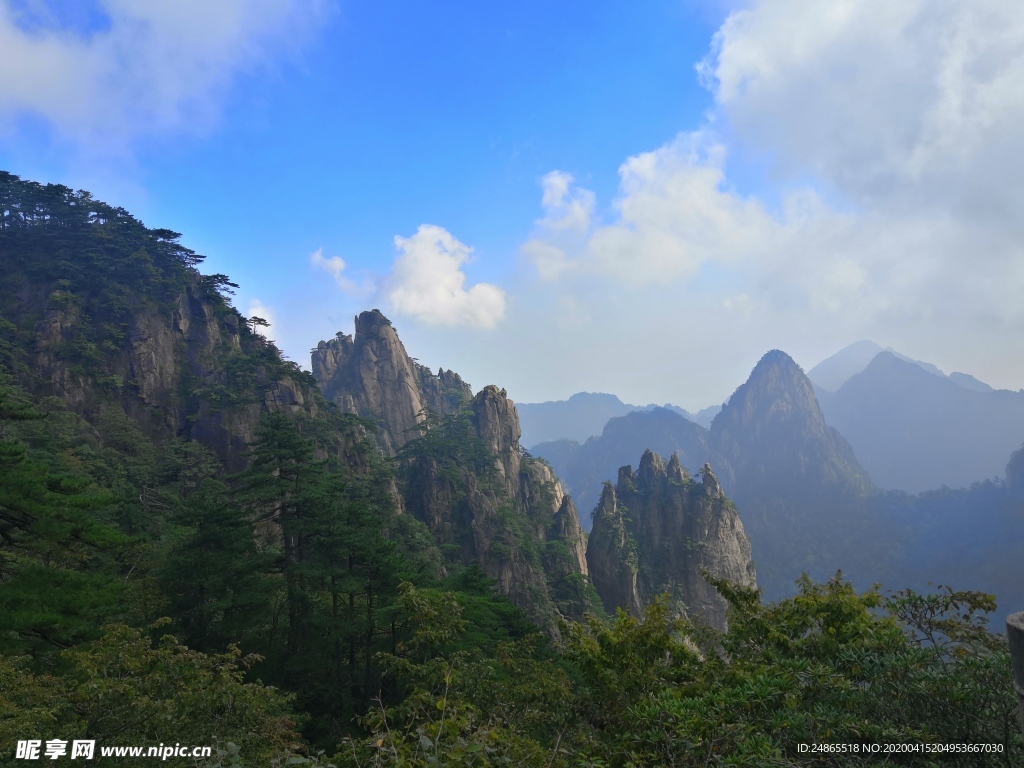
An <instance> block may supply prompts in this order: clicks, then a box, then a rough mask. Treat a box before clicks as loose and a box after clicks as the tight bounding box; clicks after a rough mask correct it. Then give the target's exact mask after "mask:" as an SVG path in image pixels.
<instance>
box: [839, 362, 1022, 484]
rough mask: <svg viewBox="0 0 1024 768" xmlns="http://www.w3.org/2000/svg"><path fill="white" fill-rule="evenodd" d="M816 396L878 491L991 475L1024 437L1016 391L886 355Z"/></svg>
mask: <svg viewBox="0 0 1024 768" xmlns="http://www.w3.org/2000/svg"><path fill="white" fill-rule="evenodd" d="M820 395H821V403H822V408H823V409H824V412H825V414H826V417H827V418H828V421H829V423H830V424H832V425H834V426H835V427H836V428H837V429H838V430H839V431H840V432H842V433H843V435H845V436H846V438H847V439H848V440H849V441H850V444H851V445H852V446H853V448H854V450H855V451H856V453H857V456H858V457H859V458H860V460H861V461H862V463H863V464H864V466H865V468H866V469H867V470H868V472H869V473H870V474H871V477H872V479H873V480H874V481H875V483H877V484H878V485H879V486H881V487H883V488H892V489H899V490H903V491H907V492H910V493H918V492H921V491H925V490H929V489H933V488H939V487H941V486H943V485H946V486H949V487H953V488H955V487H961V486H967V485H970V484H971V483H973V482H976V481H980V480H985V479H987V478H992V477H998V476H1001V475H1002V474H1003V468H1004V466H1005V464H1006V457H1007V456H1008V455H1009V454H1010V453H1011V452H1012V451H1013V450H1014V449H1015V448H1017V447H1018V446H1019V445H1020V444H1021V442H1024V393H1020V392H1010V391H1008V390H997V391H987V392H986V391H982V390H980V389H979V388H977V387H975V388H974V389H967V388H965V387H964V386H961V385H960V384H958V383H957V382H955V381H952V380H950V379H949V378H945V377H943V378H940V377H938V376H933V375H930V374H928V373H927V372H925V371H923V370H921V368H920V367H919V366H917V365H914V364H911V363H907V362H905V361H903V360H900V359H898V358H897V357H895V356H894V355H892V354H889V353H882V354H880V355H878V356H877V357H875V358H874V359H873V360H872V361H871V363H870V364H869V365H868V367H867V368H866V369H865V370H864V371H862V372H861V373H859V374H857V375H856V376H853V377H852V378H851V379H850V380H849V381H847V382H846V383H845V384H843V386H842V387H840V388H839V390H838V391H836V392H832V393H829V392H823V393H820Z"/></svg>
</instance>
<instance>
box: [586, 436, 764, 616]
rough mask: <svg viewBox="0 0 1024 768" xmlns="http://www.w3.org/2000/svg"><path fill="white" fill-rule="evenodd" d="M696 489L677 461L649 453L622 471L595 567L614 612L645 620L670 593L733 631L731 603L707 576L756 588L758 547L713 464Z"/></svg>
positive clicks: (608, 494) (601, 521)
mask: <svg viewBox="0 0 1024 768" xmlns="http://www.w3.org/2000/svg"><path fill="white" fill-rule="evenodd" d="M700 474H701V481H700V482H699V483H697V482H695V481H694V480H693V479H692V478H691V477H690V474H689V473H688V472H687V471H686V470H685V469H684V468H683V467H682V465H681V464H680V463H679V457H678V455H677V454H673V455H672V458H671V459H670V460H669V462H668V464H667V465H666V464H665V463H664V462H663V461H662V458H661V456H659V455H658V454H656V453H654V452H653V451H649V450H648V451H645V452H644V454H643V457H642V458H641V459H640V467H639V469H638V470H637V471H636V472H634V471H633V467H632V466H625V467H622V468H621V469H620V470H619V476H618V482H617V483H616V484H615V485H614V486H613V485H612V484H611V483H608V484H606V485H605V487H604V492H603V493H602V494H601V500H600V501H599V502H598V505H597V509H596V510H595V512H594V528H593V530H592V531H591V533H590V540H589V543H588V546H587V561H588V563H589V565H590V573H591V577H592V579H593V581H594V586H595V587H596V589H597V591H598V594H599V595H600V596H601V599H602V600H603V601H604V604H605V607H606V608H607V609H608V610H609V611H614V610H616V609H618V608H623V609H625V610H627V611H629V612H630V613H633V614H634V615H639V614H640V613H641V612H642V611H643V608H644V606H645V605H647V604H648V603H649V602H650V601H651V600H652V599H653V598H654V597H655V596H657V595H659V594H661V593H664V592H667V593H668V594H669V595H670V597H671V599H672V600H673V603H674V604H675V606H676V607H677V610H679V611H680V612H681V613H686V614H687V615H689V616H690V617H691V618H694V619H696V620H699V621H701V622H703V623H705V624H708V625H710V626H713V627H715V628H717V629H722V630H724V629H725V621H726V612H727V609H728V606H727V603H726V601H725V599H724V598H723V597H722V596H721V595H719V594H718V592H717V590H715V588H714V587H713V586H711V584H710V583H708V581H707V580H706V579H705V578H704V577H703V576H702V572H703V571H707V572H708V573H710V574H711V575H713V576H716V577H719V578H724V579H728V580H729V581H732V582H735V583H737V584H741V585H743V586H746V587H756V586H757V584H756V580H755V575H754V563H753V560H752V559H751V554H750V542H749V541H747V537H746V535H745V534H744V532H743V524H742V522H740V519H739V514H738V513H737V511H736V508H735V506H733V504H732V503H731V502H730V501H729V500H728V499H727V498H726V496H725V494H723V493H722V488H721V486H720V485H719V483H718V479H717V478H716V477H715V475H714V473H713V472H712V471H711V467H710V466H709V465H707V464H705V465H704V467H703V469H702V470H701V473H700Z"/></svg>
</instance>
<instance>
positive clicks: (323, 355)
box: [311, 309, 473, 456]
mask: <svg viewBox="0 0 1024 768" xmlns="http://www.w3.org/2000/svg"><path fill="white" fill-rule="evenodd" d="M311 357H312V360H311V362H312V368H313V375H314V376H315V377H316V380H317V381H318V382H320V386H321V389H322V391H323V393H324V397H326V398H327V399H328V400H331V401H333V402H335V403H337V404H338V406H339V407H340V408H341V409H342V411H344V412H345V413H354V414H357V415H359V416H363V417H365V418H368V419H370V420H371V421H374V422H375V423H376V424H377V425H378V436H377V437H378V442H379V444H380V447H381V448H382V449H383V450H384V452H385V453H387V454H388V455H392V456H393V455H394V454H395V452H396V451H397V450H398V449H400V448H401V447H402V446H403V445H405V444H406V443H407V442H408V441H409V440H410V439H412V438H414V437H416V436H417V435H418V434H419V433H418V430H417V427H418V425H420V424H422V423H423V421H424V420H425V419H426V417H427V414H428V413H434V414H437V415H439V416H449V415H451V414H453V413H456V412H458V410H459V409H460V408H461V407H462V406H463V405H464V404H465V403H466V402H467V401H468V400H470V399H471V398H472V397H473V390H472V389H471V388H470V386H469V385H468V384H466V383H465V382H464V381H463V380H462V379H461V378H459V375H458V374H456V373H453V372H452V371H446V370H443V369H442V370H439V371H438V372H437V375H436V376H435V375H434V374H433V373H431V371H430V369H429V368H427V367H425V366H423V365H420V364H419V363H417V362H415V361H414V360H412V359H411V358H410V357H409V355H408V354H407V353H406V351H405V347H404V346H403V345H402V342H401V340H400V339H399V338H398V334H397V333H396V332H395V329H394V327H393V326H392V325H391V321H390V320H388V319H387V318H386V317H384V315H383V314H381V312H380V310H377V309H374V310H372V311H370V312H363V313H362V314H360V315H359V316H358V317H356V319H355V335H354V337H353V336H351V335H347V334H344V333H339V334H337V336H335V337H334V338H333V339H331V340H330V341H321V342H320V343H319V344H317V346H316V349H314V350H313V352H312V356H311Z"/></svg>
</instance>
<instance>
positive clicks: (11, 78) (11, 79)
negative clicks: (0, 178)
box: [0, 0, 325, 152]
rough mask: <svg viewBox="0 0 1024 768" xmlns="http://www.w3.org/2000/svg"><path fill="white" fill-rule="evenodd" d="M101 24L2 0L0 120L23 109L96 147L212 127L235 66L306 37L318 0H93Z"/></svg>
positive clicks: (320, 11) (256, 61)
mask: <svg viewBox="0 0 1024 768" xmlns="http://www.w3.org/2000/svg"><path fill="white" fill-rule="evenodd" d="M99 6H100V8H101V9H102V12H103V13H104V14H105V16H106V24H104V25H102V26H101V27H99V28H97V29H96V30H94V31H91V32H83V31H81V30H78V31H76V30H72V29H68V28H64V27H61V26H60V25H59V24H57V23H56V20H55V18H54V17H53V16H52V15H47V14H45V13H40V12H39V11H38V8H37V7H36V6H35V4H30V5H27V6H23V7H21V8H20V9H18V10H17V11H16V10H15V8H16V6H14V5H12V3H11V2H10V0H0V65H2V69H3V71H4V77H3V78H0V127H2V126H3V124H4V123H6V124H7V127H8V128H11V127H12V126H13V125H14V121H15V120H16V119H17V118H18V117H20V116H23V115H33V116H39V117H42V118H44V119H45V120H47V121H48V122H49V123H50V125H51V126H52V127H53V129H54V130H55V132H56V134H57V135H58V136H60V137H61V138H63V139H65V140H69V141H71V142H72V143H78V144H82V145H88V146H89V147H90V149H92V150H96V151H108V152H111V151H117V150H119V149H123V147H120V146H119V145H120V144H122V143H124V142H130V141H131V140H132V139H134V138H137V137H138V136H142V135H154V134H168V133H182V132H183V133H193V132H202V131H204V130H207V129H209V127H210V126H211V125H212V124H214V123H215V122H216V120H217V114H218V105H219V103H220V100H221V98H222V97H223V95H224V94H225V93H226V91H227V89H228V88H229V86H230V85H231V82H232V80H233V79H234V77H235V76H236V75H237V74H238V73H239V72H241V71H244V70H248V69H251V68H253V67H255V66H260V65H262V64H265V63H266V62H267V61H268V58H269V56H270V55H271V53H273V52H275V51H279V50H280V49H281V48H286V49H287V48H288V47H289V46H293V45H294V44H295V43H296V42H297V41H299V40H301V39H303V38H304V37H305V35H306V33H307V32H308V31H309V30H310V29H311V28H313V27H314V26H315V25H316V24H317V23H318V22H319V20H320V19H321V18H322V16H323V15H324V7H325V6H324V5H323V3H322V2H321V1H320V0H313V1H312V2H302V0H217V2H213V3H210V2H202V0H146V2H135V0H99Z"/></svg>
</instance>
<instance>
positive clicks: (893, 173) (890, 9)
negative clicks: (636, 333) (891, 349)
mask: <svg viewBox="0 0 1024 768" xmlns="http://www.w3.org/2000/svg"><path fill="white" fill-rule="evenodd" d="M698 72H699V76H700V77H701V78H702V79H703V81H704V83H705V84H706V85H707V86H708V87H709V88H710V89H711V91H712V94H713V96H714V105H715V106H714V108H713V109H712V111H711V112H710V114H709V116H708V118H707V120H706V122H705V124H704V125H702V126H701V127H700V128H699V129H698V130H695V131H687V132H683V133H681V134H679V135H678V136H677V137H675V138H674V139H673V140H672V141H670V142H668V143H666V144H665V145H663V146H661V147H659V148H657V149H654V150H652V151H649V152H643V153H640V154H637V155H634V156H632V157H630V158H628V159H626V160H625V162H623V163H622V165H621V167H620V168H619V177H620V183H619V193H618V196H617V198H616V199H615V200H614V201H612V203H611V205H610V207H609V208H607V209H606V210H605V211H600V210H599V209H598V208H597V206H596V204H595V200H594V196H593V194H592V193H590V192H589V191H587V190H585V189H580V188H578V187H577V186H575V185H574V183H573V179H572V177H571V176H570V175H568V174H566V173H562V172H558V171H555V172H552V173H550V174H548V175H547V176H545V177H544V179H543V180H542V199H541V206H542V209H543V211H544V215H543V217H542V218H541V219H539V220H538V221H537V222H536V224H535V229H534V232H533V235H532V237H530V238H529V239H528V241H527V242H526V243H525V244H524V245H523V247H522V249H521V254H522V256H523V258H524V259H525V260H526V261H527V262H528V263H530V264H532V265H533V266H534V267H535V268H536V271H537V274H538V275H539V277H540V278H541V280H542V281H547V282H548V283H550V284H552V285H557V286H561V289H562V290H563V291H565V292H572V291H573V289H574V288H573V285H574V282H576V281H579V280H589V281H593V280H599V281H604V282H605V283H606V284H608V285H620V286H624V287H625V288H626V289H628V288H630V287H632V289H634V290H635V296H636V297H638V298H637V299H636V301H638V302H642V301H643V299H642V296H643V292H644V291H648V292H649V289H651V288H652V287H658V286H664V285H666V284H668V285H674V286H676V287H677V289H678V294H677V296H678V298H677V299H676V300H677V301H678V302H679V305H680V307H679V309H678V310H676V311H674V314H673V317H674V318H675V321H676V322H678V323H679V324H680V325H683V326H686V325H691V326H699V325H708V326H715V327H719V328H721V329H722V331H723V332H726V331H730V329H731V332H732V333H734V334H736V335H737V336H741V335H743V334H744V333H747V332H748V331H750V330H751V329H756V331H757V335H758V337H774V338H775V339H777V342H776V343H780V344H781V343H790V341H791V340H793V339H797V338H800V337H801V335H802V334H803V335H805V336H808V337H816V338H818V339H820V340H821V344H822V345H824V344H831V345H834V346H833V347H832V349H831V350H826V349H823V350H822V352H823V354H827V353H828V351H834V349H835V348H838V346H840V345H842V344H845V343H848V342H849V341H853V340H855V339H857V338H862V337H875V338H879V339H885V340H887V341H888V343H894V344H901V343H902V344H906V345H909V346H911V347H913V348H914V349H915V351H916V352H917V353H918V354H920V355H931V356H932V357H933V359H940V358H941V356H942V355H943V354H945V355H946V359H947V360H948V359H949V355H950V354H953V355H954V356H956V357H957V359H958V360H961V361H964V364H972V363H973V364H975V365H976V366H979V367H978V368H977V370H979V372H980V373H985V370H984V363H985V359H987V361H988V365H989V366H990V367H991V365H992V357H993V351H994V350H997V349H1000V348H1003V349H1006V350H1016V351H1017V352H1018V353H1019V352H1020V342H1019V339H1020V338H1024V304H1022V303H1021V302H1020V299H1019V297H1020V296H1021V295H1024V218H1022V217H1021V216H1020V215H1019V212H1020V211H1021V210H1024V185H1021V184H1020V179H1021V178H1022V177H1024V131H1021V130H1020V126H1021V125H1024V16H1022V15H1021V14H1020V13H1019V8H1018V7H1017V5H1016V4H1015V3H1013V2H1004V1H1001V0H979V1H978V2H974V3H957V2H950V1H948V0H934V1H933V0H907V2H901V3H890V2H885V0H857V1H856V2H854V1H853V0H837V2H829V3H806V2H800V1H798V0H773V2H754V3H752V4H751V5H750V7H749V8H747V9H745V10H742V11H737V12H734V13H732V14H731V15H730V16H729V18H728V19H727V21H726V22H725V23H724V24H723V25H722V27H721V28H720V29H719V31H718V33H717V34H716V35H715V38H714V43H713V47H712V50H711V52H710V53H709V55H708V56H707V58H706V59H705V60H704V61H703V62H701V63H700V64H699V65H698ZM752 159H753V160H754V161H755V163H756V164H758V165H757V167H759V168H760V169H761V170H760V173H761V176H763V178H759V179H757V181H755V182H753V183H751V182H750V180H749V179H750V178H751V175H750V174H749V173H748V174H746V175H744V174H742V173H741V174H736V175H735V176H734V175H733V171H735V170H736V169H737V168H742V163H744V162H746V163H750V162H751V160H752ZM749 167H750V166H747V170H749ZM734 178H738V179H742V180H744V181H745V183H746V189H738V188H737V184H736V182H735V181H734V180H733V179H734ZM688 307H692V308H693V310H692V311H690V310H688V309H687V308H688ZM698 307H699V313H700V314H698V313H697V308H698ZM709 307H712V308H713V309H712V310H710V311H709ZM636 310H637V311H642V310H643V306H637V307H636ZM826 337H827V338H828V339H831V341H830V342H827V341H826ZM951 346H953V347H955V351H954V352H951V351H950V347H951ZM1017 357H1020V355H1019V354H1018V355H1017ZM810 362H816V361H810ZM1008 365H1009V366H1010V367H1012V366H1013V365H1016V366H1017V367H1016V368H1013V370H1012V371H1011V370H1010V367H1006V366H1004V367H1003V369H1002V372H1003V373H1004V374H1006V375H1013V376H1024V368H1022V367H1021V365H1020V364H1017V363H1013V364H1008ZM989 372H991V371H989Z"/></svg>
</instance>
